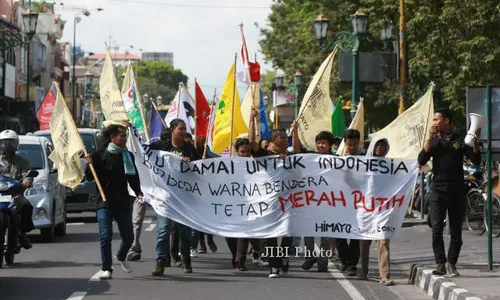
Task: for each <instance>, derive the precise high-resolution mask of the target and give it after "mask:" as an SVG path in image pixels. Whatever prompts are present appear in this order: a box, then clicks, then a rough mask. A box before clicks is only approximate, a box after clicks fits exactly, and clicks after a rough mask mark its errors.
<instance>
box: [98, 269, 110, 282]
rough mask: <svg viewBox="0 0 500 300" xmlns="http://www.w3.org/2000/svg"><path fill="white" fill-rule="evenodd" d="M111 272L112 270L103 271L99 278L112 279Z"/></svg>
mask: <svg viewBox="0 0 500 300" xmlns="http://www.w3.org/2000/svg"><path fill="white" fill-rule="evenodd" d="M111 277H112V276H111V272H110V271H101V275H99V279H101V280H107V279H111Z"/></svg>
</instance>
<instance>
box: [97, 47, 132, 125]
mask: <svg viewBox="0 0 500 300" xmlns="http://www.w3.org/2000/svg"><path fill="white" fill-rule="evenodd" d="M114 70H115V68H114V66H113V61H112V60H111V55H110V54H109V49H108V50H107V52H106V60H105V61H104V66H103V68H102V71H101V77H100V78H99V95H100V97H101V108H102V113H103V114H104V117H105V118H106V120H108V121H116V122H122V121H125V120H128V116H127V113H126V112H125V107H124V106H123V100H122V97H121V95H120V90H119V88H118V83H117V82H116V77H115V71H114Z"/></svg>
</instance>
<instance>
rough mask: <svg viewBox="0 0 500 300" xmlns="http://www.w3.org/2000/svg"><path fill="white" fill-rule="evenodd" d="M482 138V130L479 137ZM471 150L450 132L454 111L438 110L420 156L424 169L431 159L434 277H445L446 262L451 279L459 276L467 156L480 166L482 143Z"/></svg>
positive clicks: (430, 196) (419, 160) (477, 133)
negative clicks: (446, 225) (446, 242)
mask: <svg viewBox="0 0 500 300" xmlns="http://www.w3.org/2000/svg"><path fill="white" fill-rule="evenodd" d="M480 135H481V128H478V130H476V136H480ZM470 150H471V149H470V148H469V147H467V146H466V145H465V144H464V138H463V136H461V135H460V134H458V133H456V132H453V131H452V129H451V112H450V111H449V110H447V109H440V110H436V111H435V113H434V119H433V120H432V127H431V129H430V132H429V135H428V139H427V140H426V141H425V144H424V149H423V150H422V151H421V152H420V154H419V156H418V163H419V164H420V165H421V166H423V165H425V164H427V162H428V161H429V160H430V159H431V158H432V173H433V174H434V178H433V181H432V186H431V193H430V195H429V216H430V219H431V225H432V248H433V250H434V257H435V259H436V264H437V268H436V270H434V272H433V274H435V275H440V276H442V275H445V274H446V272H447V270H446V266H445V264H446V262H447V261H448V273H449V274H450V275H451V276H458V275H460V274H459V273H458V271H457V268H456V263H457V261H458V256H459V254H460V248H461V246H462V222H463V216H464V209H465V201H464V171H463V159H464V156H468V157H470V159H471V160H472V162H473V163H474V164H477V165H479V164H480V163H481V153H480V152H479V151H480V146H479V143H477V142H476V143H475V144H474V147H473V151H472V153H470V152H471V151H470ZM446 211H448V219H449V222H450V225H449V226H450V235H451V239H450V246H449V249H448V260H447V258H446V254H445V250H444V241H443V229H444V220H445V218H446Z"/></svg>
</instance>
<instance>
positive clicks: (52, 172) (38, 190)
mask: <svg viewBox="0 0 500 300" xmlns="http://www.w3.org/2000/svg"><path fill="white" fill-rule="evenodd" d="M53 150H54V147H53V146H52V144H51V142H50V141H49V140H48V139H47V138H44V137H38V136H19V149H18V150H17V152H16V153H17V155H19V156H21V157H23V158H25V159H26V160H28V161H29V163H30V167H31V169H34V170H37V171H38V173H39V174H38V176H37V177H36V178H34V181H33V186H32V187H31V188H29V189H27V190H26V191H25V192H24V196H25V197H26V199H28V200H29V202H30V203H31V205H33V222H34V223H35V228H36V229H40V231H41V234H42V238H43V240H44V241H45V242H49V243H50V242H53V241H54V239H55V236H56V235H58V236H63V235H65V234H66V189H65V187H64V186H62V185H61V184H59V182H58V181H57V169H56V168H55V166H54V163H53V162H52V161H51V160H50V159H49V155H50V154H51V153H52V151H53Z"/></svg>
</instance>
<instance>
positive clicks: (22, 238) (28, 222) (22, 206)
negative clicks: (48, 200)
mask: <svg viewBox="0 0 500 300" xmlns="http://www.w3.org/2000/svg"><path fill="white" fill-rule="evenodd" d="M18 147H19V136H18V135H17V133H16V132H15V131H13V130H10V129H7V130H4V131H2V132H1V133H0V152H1V153H2V154H1V155H2V157H1V159H2V164H0V175H2V176H6V177H10V178H12V179H14V180H21V179H22V177H23V174H25V173H26V172H28V171H29V170H30V163H29V162H28V161H27V160H26V159H24V158H22V157H20V156H19V155H16V151H17V149H18ZM32 183H33V178H25V179H23V181H22V182H21V187H22V189H21V190H19V191H15V193H16V194H15V195H14V197H15V198H16V199H15V203H16V210H15V213H17V214H18V215H19V244H20V245H21V246H22V247H23V248H24V249H30V248H31V247H32V244H31V242H30V240H29V239H28V237H27V236H26V233H28V232H30V231H31V230H33V229H35V226H34V224H33V220H32V218H31V216H32V215H33V206H32V205H31V203H30V202H29V201H28V200H27V199H26V198H25V197H24V196H23V191H24V190H25V189H27V188H29V187H30V186H31V184H32ZM14 223H15V222H14Z"/></svg>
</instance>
